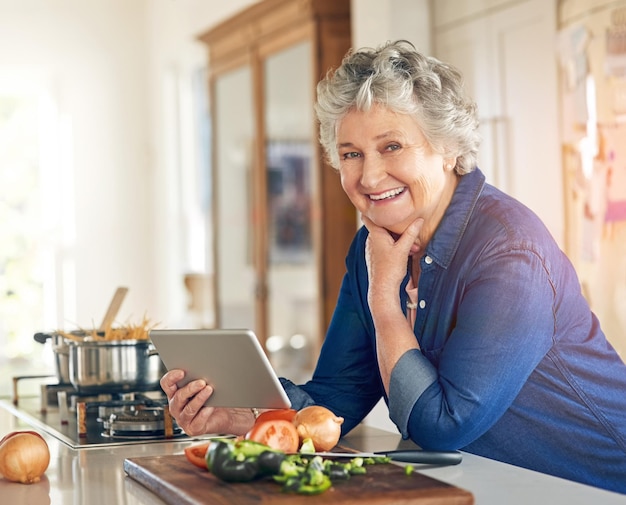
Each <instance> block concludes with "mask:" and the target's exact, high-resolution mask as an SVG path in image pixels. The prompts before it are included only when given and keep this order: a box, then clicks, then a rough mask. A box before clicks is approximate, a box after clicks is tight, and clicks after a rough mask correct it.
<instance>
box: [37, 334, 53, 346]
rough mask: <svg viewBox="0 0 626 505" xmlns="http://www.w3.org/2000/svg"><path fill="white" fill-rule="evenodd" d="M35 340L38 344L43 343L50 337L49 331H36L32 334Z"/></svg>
mask: <svg viewBox="0 0 626 505" xmlns="http://www.w3.org/2000/svg"><path fill="white" fill-rule="evenodd" d="M33 338H34V339H35V342H39V343H40V344H45V343H46V340H48V339H49V338H52V335H51V334H50V333H43V332H37V333H35V334H34V335H33Z"/></svg>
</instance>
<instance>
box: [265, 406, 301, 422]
mask: <svg viewBox="0 0 626 505" xmlns="http://www.w3.org/2000/svg"><path fill="white" fill-rule="evenodd" d="M297 413H298V411H297V410H294V409H276V410H266V411H265V412H261V413H260V414H259V417H257V418H256V422H255V424H259V423H262V422H265V421H271V420H273V419H284V420H285V421H293V418H294V417H296V414H297Z"/></svg>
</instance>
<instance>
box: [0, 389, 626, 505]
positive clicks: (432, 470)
mask: <svg viewBox="0 0 626 505" xmlns="http://www.w3.org/2000/svg"><path fill="white" fill-rule="evenodd" d="M9 406H10V400H6V399H5V400H0V435H4V434H6V433H8V432H10V431H16V430H27V429H32V427H31V426H29V425H28V424H27V423H26V422H25V421H24V420H22V419H21V418H18V417H16V416H14V415H13V414H12V413H11V412H10V410H9V408H8V407H9ZM38 431H39V430H38ZM42 434H43V436H44V437H45V439H46V441H47V442H48V445H49V447H50V453H51V459H50V466H49V467H48V470H47V472H46V474H45V476H44V477H43V478H42V481H41V482H39V483H37V484H32V485H24V484H18V483H12V482H8V481H6V480H4V479H0V496H2V502H3V503H28V504H29V505H41V504H55V505H57V504H63V505H66V504H76V505H79V504H80V505H82V504H84V503H89V504H91V505H100V504H102V505H115V504H124V505H135V504H143V505H162V504H163V503H164V502H163V501H162V500H160V499H159V498H158V496H156V495H155V494H153V493H152V492H150V491H149V490H148V489H146V488H145V487H143V486H142V485H141V484H139V483H137V482H136V481H134V480H133V479H130V478H129V477H127V476H126V475H125V473H124V470H123V468H122V465H123V462H124V459H125V458H129V457H141V456H158V455H170V454H181V453H182V452H183V449H184V448H185V447H187V446H188V445H190V444H195V443H199V442H198V441H197V440H195V441H193V440H192V441H189V440H185V441H170V442H159V443H146V444H138V445H127V446H116V447H106V448H88V449H72V448H71V447H69V446H68V445H66V444H64V443H63V442H61V441H59V440H57V439H56V438H54V437H52V436H50V435H48V434H46V433H42ZM341 443H342V444H343V445H345V446H348V447H351V448H354V449H359V450H364V451H379V450H388V449H395V448H410V447H414V446H413V445H412V444H411V443H410V442H407V441H402V440H401V439H400V437H399V435H397V434H394V433H389V432H386V431H383V430H379V429H377V428H373V427H368V426H359V427H358V428H356V429H355V430H353V431H352V432H351V433H350V434H348V436H346V437H345V438H344V439H343V440H342V442H341ZM520 443H523V440H520ZM416 469H417V470H418V471H420V472H422V473H424V474H426V475H428V476H430V477H433V478H435V479H439V480H441V481H444V482H448V483H450V484H453V485H455V486H458V487H461V488H464V489H467V490H469V491H471V492H472V493H473V494H474V497H475V502H476V504H477V505H492V504H493V505H496V504H497V505H502V504H504V503H506V504H507V505H515V504H520V505H522V504H523V505H528V504H529V503H531V504H533V505H540V504H550V505H560V504H568V505H576V504H581V505H583V504H584V505H588V504H590V503H592V504H593V505H605V504H606V505H610V504H622V505H626V495H619V494H615V493H610V492H607V491H603V490H600V489H596V488H592V487H589V486H584V485H581V484H577V483H574V482H569V481H566V480H563V479H558V478H555V477H550V476H548V475H544V474H540V473H537V472H532V471H528V470H524V469H521V468H517V467H514V466H510V465H506V464H503V463H498V462H496V461H492V460H489V459H485V458H481V457H478V456H474V455H472V454H464V456H463V462H462V463H461V464H460V465H458V466H451V467H426V466H424V467H417V468H416Z"/></svg>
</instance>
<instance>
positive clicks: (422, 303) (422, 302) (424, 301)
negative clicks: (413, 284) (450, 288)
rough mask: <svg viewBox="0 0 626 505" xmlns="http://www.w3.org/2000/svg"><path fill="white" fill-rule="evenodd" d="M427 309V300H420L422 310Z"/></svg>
mask: <svg viewBox="0 0 626 505" xmlns="http://www.w3.org/2000/svg"><path fill="white" fill-rule="evenodd" d="M424 307H426V300H420V309H423V308H424Z"/></svg>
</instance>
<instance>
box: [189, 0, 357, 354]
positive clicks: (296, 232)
mask: <svg viewBox="0 0 626 505" xmlns="http://www.w3.org/2000/svg"><path fill="white" fill-rule="evenodd" d="M200 40H202V41H203V42H204V43H205V44H206V45H207V47H208V57H209V73H210V75H209V87H210V102H211V117H212V137H213V142H212V150H213V196H214V233H213V237H214V251H215V256H214V257H215V274H216V296H215V299H216V305H217V306H216V316H217V325H218V326H221V327H233V326H238V327H242V326H246V327H249V328H252V329H254V331H255V332H256V333H257V335H258V336H259V339H260V340H261V342H262V343H264V344H267V345H268V346H269V345H270V342H268V338H269V337H270V336H272V337H273V338H274V337H276V338H282V339H285V340H290V341H291V344H292V347H294V348H297V347H298V346H301V345H304V346H309V347H310V348H311V350H312V352H311V353H309V354H311V355H312V356H313V355H315V354H316V352H315V351H317V349H318V347H319V344H320V342H321V340H322V339H323V335H324V334H325V330H326V328H327V325H328V323H329V321H330V317H331V315H332V312H333V309H334V306H335V303H336V299H337V295H338V292H339V286H340V283H341V280H342V278H343V274H344V271H345V267H344V259H345V255H346V253H347V250H348V246H349V244H350V242H351V240H352V238H353V235H354V233H355V230H356V213H355V210H354V209H353V207H352V205H351V203H350V202H349V200H348V199H347V197H346V196H345V194H344V192H343V190H342V188H341V185H340V180H339V176H338V175H337V173H336V172H335V171H334V170H333V169H332V168H331V167H330V166H328V165H327V164H326V162H325V160H324V159H323V153H322V151H321V148H320V147H319V143H318V141H317V138H318V131H317V124H316V121H315V118H314V112H313V103H314V96H315V86H316V84H317V82H318V81H319V79H320V78H321V77H323V76H324V75H325V74H326V72H327V71H328V70H329V69H330V68H331V67H336V66H337V65H339V64H340V62H341V59H342V58H343V56H344V54H345V53H346V52H347V51H348V49H349V48H350V40H351V38H350V1H349V0H297V1H294V0H265V1H262V2H260V3H258V4H254V5H253V6H251V7H250V8H248V9H246V10H244V11H242V12H241V13H239V14H238V15H236V16H234V17H233V18H231V19H229V20H227V21H225V22H223V23H222V24H220V25H218V26H216V27H215V28H213V29H211V30H210V31H208V32H207V33H205V34H203V35H202V36H201V37H200ZM294 339H295V340H294ZM274 343H275V342H274ZM272 345H273V344H272Z"/></svg>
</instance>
